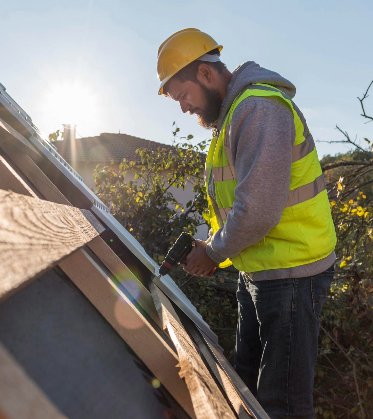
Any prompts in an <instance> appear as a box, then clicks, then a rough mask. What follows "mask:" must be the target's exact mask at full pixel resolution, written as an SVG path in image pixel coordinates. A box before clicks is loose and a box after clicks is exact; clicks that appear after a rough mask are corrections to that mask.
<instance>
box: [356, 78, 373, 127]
mask: <svg viewBox="0 0 373 419" xmlns="http://www.w3.org/2000/svg"><path fill="white" fill-rule="evenodd" d="M372 84H373V80H372V81H371V82H370V84H369V86H368V88H367V90H366V91H365V93H364V96H363V97H362V98H361V99H360V98H359V97H358V100H359V102H360V106H361V109H362V111H363V113H362V114H361V116H363V117H364V118H367V119H370V120H371V121H373V116H370V115H367V114H366V112H365V108H364V100H365V99H366V98H367V97H369V96H368V92H369V89H370V88H371V87H372Z"/></svg>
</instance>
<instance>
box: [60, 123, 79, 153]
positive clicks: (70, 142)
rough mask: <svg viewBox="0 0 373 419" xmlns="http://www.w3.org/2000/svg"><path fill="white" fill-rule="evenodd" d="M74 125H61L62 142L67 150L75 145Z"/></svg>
mask: <svg viewBox="0 0 373 419" xmlns="http://www.w3.org/2000/svg"><path fill="white" fill-rule="evenodd" d="M75 136H76V125H71V124H63V140H64V141H65V144H66V146H67V147H68V148H70V149H72V148H73V147H74V143H75Z"/></svg>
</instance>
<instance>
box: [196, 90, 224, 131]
mask: <svg viewBox="0 0 373 419" xmlns="http://www.w3.org/2000/svg"><path fill="white" fill-rule="evenodd" d="M198 84H199V85H200V86H201V89H202V91H203V93H204V94H205V98H206V108H205V109H203V110H201V112H200V113H198V114H197V115H198V124H199V125H201V127H203V128H207V129H211V128H215V123H216V121H217V120H218V118H219V113H220V108H221V104H222V103H223V99H222V97H221V95H220V93H219V92H218V90H216V89H208V88H207V87H206V86H204V85H203V84H201V83H199V82H198Z"/></svg>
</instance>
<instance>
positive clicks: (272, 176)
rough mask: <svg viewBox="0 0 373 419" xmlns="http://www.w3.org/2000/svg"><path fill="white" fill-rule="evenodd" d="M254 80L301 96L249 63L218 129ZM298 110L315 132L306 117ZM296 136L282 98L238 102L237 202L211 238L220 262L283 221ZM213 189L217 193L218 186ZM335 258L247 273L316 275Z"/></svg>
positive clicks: (233, 148) (233, 151)
mask: <svg viewBox="0 0 373 419" xmlns="http://www.w3.org/2000/svg"><path fill="white" fill-rule="evenodd" d="M252 83H265V84H269V85H272V86H274V87H276V88H278V89H281V91H282V92H284V93H285V95H286V96H287V97H288V98H289V99H292V98H293V97H294V96H295V86H294V85H293V84H292V83H290V82H289V81H288V80H286V79H285V78H283V77H282V76H280V75H279V74H277V73H275V72H273V71H270V70H266V69H264V68H262V67H260V66H259V65H258V64H256V63H254V62H253V61H249V62H247V63H245V64H243V65H241V66H240V67H238V68H237V69H236V70H235V71H234V72H233V76H232V79H231V81H230V82H229V84H228V88H227V94H226V96H225V98H224V101H223V103H222V107H221V110H220V115H219V119H218V121H217V129H218V130H220V129H221V127H222V124H223V122H224V118H225V116H226V114H227V112H228V111H229V108H230V106H231V104H232V102H233V101H234V99H235V98H236V97H237V96H238V95H239V94H240V93H241V92H243V90H244V89H245V88H246V87H248V86H249V85H250V84H252ZM294 106H295V105H294ZM295 109H296V110H297V111H298V113H299V115H300V117H301V119H302V122H303V124H304V126H305V129H306V132H307V133H309V131H308V128H307V125H306V121H305V119H304V117H303V115H302V114H301V112H300V111H299V109H298V108H297V107H296V106H295ZM294 138H295V130H294V120H293V115H292V113H291V111H290V110H289V108H288V107H287V106H286V105H285V104H284V103H282V102H281V101H280V100H279V99H276V98H263V97H251V98H248V99H246V100H244V101H242V102H241V103H240V104H239V105H238V107H237V109H236V110H235V112H234V114H233V119H232V123H231V127H230V129H229V133H228V135H226V146H227V148H228V149H229V150H230V156H229V157H230V159H231V162H232V163H233V165H234V167H235V169H236V174H237V187H236V189H235V200H234V203H233V206H232V209H231V211H230V212H229V215H228V218H227V221H226V224H225V225H224V227H223V228H222V229H220V230H219V231H218V232H217V233H216V234H215V235H214V236H213V237H211V238H210V239H209V240H208V247H207V254H208V255H209V256H210V257H211V258H212V259H213V260H215V261H216V262H221V261H223V260H225V259H226V258H228V257H229V258H232V257H235V256H237V255H238V254H239V253H241V252H242V251H243V250H244V249H245V248H246V247H248V246H252V245H254V244H256V243H258V242H259V241H260V240H262V239H263V237H264V236H266V235H267V233H268V232H269V231H270V230H271V229H272V228H273V227H275V226H276V225H277V224H278V223H279V221H280V218H281V214H282V212H283V210H284V208H285V206H286V203H287V199H288V192H289V185H290V169H291V156H292V145H293V142H294ZM209 193H210V194H211V193H212V194H214V192H213V191H212V190H209ZM334 260H335V255H334V252H333V253H332V254H331V255H329V256H328V257H327V258H325V259H322V260H320V261H317V262H313V263H310V264H308V265H302V266H299V267H295V268H289V269H276V270H270V271H261V272H256V273H254V274H251V273H247V274H248V276H249V277H250V278H251V279H253V280H266V279H282V278H291V277H304V276H312V275H316V274H318V273H321V272H323V271H324V270H325V269H327V268H329V267H330V266H331V265H332V264H333V263H334Z"/></svg>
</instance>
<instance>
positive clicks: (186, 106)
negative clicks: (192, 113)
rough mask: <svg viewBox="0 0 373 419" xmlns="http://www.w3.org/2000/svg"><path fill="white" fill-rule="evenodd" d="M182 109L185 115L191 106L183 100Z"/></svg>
mask: <svg viewBox="0 0 373 419" xmlns="http://www.w3.org/2000/svg"><path fill="white" fill-rule="evenodd" d="M180 108H181V110H182V111H183V113H185V112H188V111H189V109H190V106H189V105H188V104H187V103H186V102H184V101H183V100H180Z"/></svg>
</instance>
